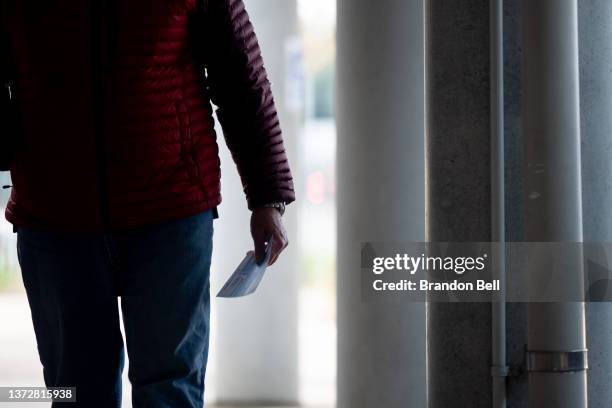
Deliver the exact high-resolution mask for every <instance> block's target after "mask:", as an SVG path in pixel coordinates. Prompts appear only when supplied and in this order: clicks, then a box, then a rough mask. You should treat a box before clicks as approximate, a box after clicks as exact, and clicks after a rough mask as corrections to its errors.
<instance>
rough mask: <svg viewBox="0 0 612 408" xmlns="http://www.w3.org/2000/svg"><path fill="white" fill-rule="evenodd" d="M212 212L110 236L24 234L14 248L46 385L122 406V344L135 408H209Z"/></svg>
mask: <svg viewBox="0 0 612 408" xmlns="http://www.w3.org/2000/svg"><path fill="white" fill-rule="evenodd" d="M212 235H213V212H212V211H207V212H204V213H201V214H198V215H196V216H192V217H189V218H185V219H182V220H179V221H173V222H167V223H163V224H158V225H154V226H148V227H143V228H138V229H132V230H124V231H119V232H112V233H106V234H102V233H101V234H87V235H86V234H79V235H74V234H63V233H57V232H47V231H39V230H32V229H27V228H18V230H17V249H18V253H19V262H20V265H21V270H22V275H23V281H24V284H25V288H26V292H27V295H28V301H29V303H30V308H31V312H32V319H33V322H34V331H35V333H36V340H37V343H38V352H39V355H40V360H41V362H42V365H43V374H44V379H45V383H46V385H47V386H48V387H51V386H54V387H59V386H64V387H76V398H77V402H76V403H63V404H61V403H54V404H53V407H61V406H67V407H72V408H76V407H87V408H97V407H104V408H114V407H120V406H121V372H122V370H123V363H124V351H123V339H122V336H121V332H120V330H119V325H120V323H119V308H118V302H117V298H118V296H121V312H122V315H123V321H124V328H125V334H126V343H127V352H128V356H129V359H130V367H129V373H128V376H129V379H130V382H131V383H132V401H133V406H134V408H142V407H160V408H161V407H163V408H177V407H179V408H183V407H185V408H190V407H202V406H203V393H204V376H205V372H206V361H207V357H208V338H209V321H210V320H209V313H210V295H209V272H210V259H211V253H212Z"/></svg>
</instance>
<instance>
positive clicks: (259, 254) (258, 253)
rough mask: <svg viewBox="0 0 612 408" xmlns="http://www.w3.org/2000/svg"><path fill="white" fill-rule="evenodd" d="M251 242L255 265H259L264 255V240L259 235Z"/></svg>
mask: <svg viewBox="0 0 612 408" xmlns="http://www.w3.org/2000/svg"><path fill="white" fill-rule="evenodd" d="M253 242H254V244H255V260H256V261H257V263H261V261H262V260H263V259H264V256H265V253H266V240H265V238H264V237H263V236H262V235H260V236H258V237H256V238H254V239H253Z"/></svg>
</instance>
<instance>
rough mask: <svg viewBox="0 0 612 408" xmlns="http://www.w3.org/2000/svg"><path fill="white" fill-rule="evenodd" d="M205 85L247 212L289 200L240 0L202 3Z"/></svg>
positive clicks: (269, 101) (289, 184)
mask: <svg viewBox="0 0 612 408" xmlns="http://www.w3.org/2000/svg"><path fill="white" fill-rule="evenodd" d="M205 14H206V17H205V23H204V24H206V30H205V31H206V33H207V34H206V37H207V38H206V43H207V44H206V47H205V49H206V53H207V55H206V56H205V61H206V63H205V65H206V71H207V85H208V88H209V93H210V97H211V100H212V102H213V103H214V104H215V105H216V106H217V107H218V109H217V118H218V119H219V122H220V123H221V127H222V129H223V134H224V136H225V139H226V143H227V145H228V147H229V149H230V151H231V153H232V156H233V158H234V161H235V162H236V165H237V167H238V172H239V173H240V177H241V179H242V184H243V187H244V191H245V194H246V196H247V200H248V205H249V208H250V209H253V208H256V207H258V206H261V205H263V204H268V203H276V202H285V203H290V202H292V201H294V200H295V193H294V188H293V179H292V176H291V171H290V168H289V163H288V161H287V155H286V152H285V147H284V145H283V137H282V132H281V128H280V124H279V119H278V114H277V111H276V107H275V104H274V98H273V96H272V90H271V88H270V82H269V80H268V76H267V73H266V70H265V68H264V64H263V59H262V56H261V51H260V48H259V43H258V41H257V37H256V35H255V32H254V30H253V25H252V24H251V21H250V19H249V15H248V14H247V11H246V10H245V6H244V2H243V0H207V6H206V12H205Z"/></svg>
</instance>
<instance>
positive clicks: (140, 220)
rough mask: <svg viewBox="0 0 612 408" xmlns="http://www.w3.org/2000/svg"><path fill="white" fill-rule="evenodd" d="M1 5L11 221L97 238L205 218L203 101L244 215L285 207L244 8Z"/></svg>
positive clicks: (283, 170)
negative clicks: (15, 116) (16, 125)
mask: <svg viewBox="0 0 612 408" xmlns="http://www.w3.org/2000/svg"><path fill="white" fill-rule="evenodd" d="M3 1H4V2H5V3H7V4H8V10H7V12H6V15H7V16H8V18H7V19H6V20H7V21H6V27H8V32H9V34H10V39H11V42H12V45H13V49H14V50H15V54H16V55H15V60H16V63H15V65H16V72H17V76H16V78H13V80H14V82H15V94H16V96H17V101H18V105H19V107H20V109H21V113H22V116H23V117H24V122H25V124H24V125H25V144H26V147H25V148H24V149H23V150H22V151H20V152H19V153H18V155H17V157H16V160H15V162H14V165H13V167H12V170H11V176H12V180H13V190H12V194H11V199H10V202H9V204H8V207H7V211H6V217H7V219H8V220H9V221H10V222H12V223H13V224H15V225H27V226H35V227H40V228H52V229H56V230H62V231H99V230H103V229H121V228H127V227H134V226H142V225H147V224H152V223H158V222H163V221H168V220H172V219H178V218H181V217H186V216H189V215H193V214H196V213H198V212H201V211H203V210H206V209H210V208H214V207H215V206H217V205H218V204H219V203H220V201H221V196H220V191H219V188H220V173H219V158H218V149H217V144H216V136H215V131H214V123H213V117H212V107H211V103H210V100H212V102H213V103H214V104H215V105H217V106H218V107H219V110H218V114H217V116H218V118H219V120H220V122H221V125H222V127H223V133H224V135H225V138H226V141H227V144H228V146H229V148H230V150H231V152H232V156H233V158H234V160H235V161H236V163H237V165H238V170H239V172H240V175H241V178H242V181H243V187H244V191H245V193H246V196H247V199H248V203H249V207H250V208H254V207H257V206H259V205H263V204H266V203H273V202H286V203H288V202H291V201H293V200H294V191H293V182H292V177H291V173H290V170H289V165H288V162H287V157H286V155H285V149H284V146H283V140H282V135H281V130H280V127H279V122H278V117H277V113H276V109H275V106H274V100H273V98H272V93H271V90H270V84H269V81H268V79H267V76H266V71H265V69H264V66H263V62H262V58H261V54H260V50H259V46H258V43H257V38H256V37H255V34H254V32H253V27H252V25H251V23H250V21H249V17H248V15H247V13H246V11H245V9H244V4H243V2H242V0H207V3H208V5H207V7H206V13H204V14H202V13H201V12H200V8H199V7H198V5H197V4H196V1H199V0H130V1H122V0H54V1H50V0H43V1H18V0H3ZM202 17H204V18H202ZM204 63H205V64H206V71H207V73H208V75H206V77H207V80H206V84H205V83H204V82H205V81H204V80H203V79H204V65H203V64H204ZM3 79H5V78H3Z"/></svg>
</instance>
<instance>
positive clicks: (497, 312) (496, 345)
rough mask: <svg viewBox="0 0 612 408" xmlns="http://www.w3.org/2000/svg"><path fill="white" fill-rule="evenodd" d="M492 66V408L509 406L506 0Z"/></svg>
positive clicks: (496, 1)
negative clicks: (495, 290) (495, 288)
mask: <svg viewBox="0 0 612 408" xmlns="http://www.w3.org/2000/svg"><path fill="white" fill-rule="evenodd" d="M489 8H490V19H489V21H490V44H491V50H490V61H491V62H490V65H491V68H490V69H491V78H490V81H491V86H490V88H491V241H492V242H493V243H494V244H493V247H492V249H493V251H492V253H493V257H494V259H493V262H494V265H495V266H494V271H495V273H496V274H497V276H496V279H499V281H500V282H501V283H502V284H501V290H500V292H499V299H498V300H497V301H495V302H492V303H491V308H492V309H491V319H492V323H491V341H492V345H491V346H492V347H491V351H492V356H491V364H492V365H491V375H492V376H493V390H492V399H493V408H506V378H507V376H508V367H507V365H506V364H507V363H506V302H505V291H504V287H505V281H506V262H505V248H504V242H505V240H506V236H505V235H506V234H505V231H506V228H505V218H506V217H505V214H506V211H505V202H504V201H505V180H504V175H505V171H504V164H505V161H504V12H503V0H490V2H489Z"/></svg>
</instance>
